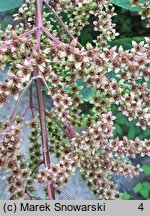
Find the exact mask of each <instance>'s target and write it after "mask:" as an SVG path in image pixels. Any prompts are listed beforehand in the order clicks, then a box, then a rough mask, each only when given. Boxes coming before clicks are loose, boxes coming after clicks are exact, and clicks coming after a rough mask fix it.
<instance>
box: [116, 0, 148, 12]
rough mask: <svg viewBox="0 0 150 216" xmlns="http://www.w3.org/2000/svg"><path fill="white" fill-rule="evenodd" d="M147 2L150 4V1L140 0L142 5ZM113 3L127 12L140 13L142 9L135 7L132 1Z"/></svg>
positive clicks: (125, 0)
mask: <svg viewBox="0 0 150 216" xmlns="http://www.w3.org/2000/svg"><path fill="white" fill-rule="evenodd" d="M146 1H147V2H149V1H150V0H140V2H141V3H144V2H146ZM112 3H113V4H114V5H117V6H119V7H122V8H124V9H126V10H130V11H140V8H139V7H138V6H133V4H132V3H131V2H130V0H112Z"/></svg>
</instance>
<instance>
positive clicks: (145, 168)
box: [142, 165, 150, 175]
mask: <svg viewBox="0 0 150 216" xmlns="http://www.w3.org/2000/svg"><path fill="white" fill-rule="evenodd" d="M142 169H143V172H144V173H145V174H148V175H149V174H150V166H146V165H145V166H142Z"/></svg>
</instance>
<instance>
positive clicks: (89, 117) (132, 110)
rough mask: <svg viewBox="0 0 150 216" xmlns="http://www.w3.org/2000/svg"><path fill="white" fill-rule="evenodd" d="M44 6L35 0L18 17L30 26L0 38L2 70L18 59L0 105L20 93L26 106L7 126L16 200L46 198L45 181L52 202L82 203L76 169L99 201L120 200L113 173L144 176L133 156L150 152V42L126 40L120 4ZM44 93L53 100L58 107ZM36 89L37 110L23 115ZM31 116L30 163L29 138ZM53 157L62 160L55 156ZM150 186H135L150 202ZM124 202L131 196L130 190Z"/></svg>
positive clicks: (4, 149)
mask: <svg viewBox="0 0 150 216" xmlns="http://www.w3.org/2000/svg"><path fill="white" fill-rule="evenodd" d="M42 3H43V4H42V5H41V4H40V0H31V1H28V0H26V1H25V3H24V4H23V5H22V6H21V8H20V9H19V11H18V14H15V15H14V17H15V19H14V20H17V22H18V20H19V21H20V23H19V24H18V23H17V24H16V25H15V26H11V25H8V26H7V28H6V29H5V30H1V32H0V33H1V34H0V68H1V69H4V68H5V66H6V64H8V63H9V70H8V73H7V75H6V79H5V81H4V82H1V83H0V106H1V107H2V106H5V105H7V103H8V101H9V99H10V98H11V97H13V98H14V100H16V103H15V106H14V108H13V112H12V114H11V116H10V117H9V118H8V121H6V122H2V123H1V128H0V129H1V134H2V136H1V140H0V145H1V150H0V168H8V169H10V170H11V171H12V172H11V174H10V176H9V177H8V178H7V181H8V191H9V192H10V199H20V198H21V199H40V198H39V197H35V192H36V190H35V187H34V186H35V185H34V184H35V182H37V183H39V184H42V185H43V191H44V193H45V195H46V197H47V198H48V199H55V193H56V191H60V192H62V193H64V194H65V195H66V196H67V197H68V198H69V199H72V198H71V197H70V195H69V194H67V193H66V192H64V191H63V190H62V189H61V186H62V185H63V184H65V183H67V182H68V179H69V176H70V175H71V174H72V173H73V172H74V171H75V170H76V169H78V170H79V171H80V173H81V175H82V177H83V179H84V180H85V182H86V183H87V185H88V186H89V187H90V188H91V190H92V191H93V193H94V194H95V195H96V196H97V198H98V199H119V198H121V196H122V194H121V193H119V191H118V190H117V187H116V185H115V184H114V182H112V180H111V175H112V174H115V175H122V176H130V177H134V176H136V175H138V174H139V173H140V172H141V171H142V169H141V167H140V165H139V164H137V165H136V166H134V165H133V164H132V163H131V161H129V160H127V159H126V157H128V156H129V157H132V158H136V155H137V154H140V155H141V157H143V156H150V146H149V140H148V137H149V131H148V130H149V126H150V125H149V117H150V116H149V63H150V61H149V55H150V54H149V50H150V49H149V46H150V39H149V38H148V37H144V38H143V39H142V38H140V39H139V38H134V39H135V40H136V41H134V40H133V38H132V39H129V40H126V39H124V41H123V40H122V41H118V40H116V36H118V33H117V32H116V29H115V24H114V23H113V19H112V18H113V17H114V16H115V13H114V8H113V5H112V4H111V1H107V0H106V1H105V0H104V1H103V3H102V2H99V4H98V5H97V4H95V0H91V4H89V2H88V1H84V2H83V1H77V2H76V1H68V0H63V1H46V0H43V1H42ZM96 3H97V1H96ZM123 3H125V2H122V4H123ZM138 5H139V7H141V10H140V14H141V16H142V19H145V20H146V19H147V20H148V21H149V16H148V15H147V13H145V11H146V12H147V8H146V7H147V5H148V4H147V3H146V4H141V3H139V4H138ZM148 6H149V5H148ZM15 7H17V5H16V6H15ZM9 9H10V8H9ZM89 24H91V30H90V31H89V26H90V25H89ZM91 32H94V33H93V34H92V35H90V33H91ZM86 36H87V37H86ZM83 37H85V38H83ZM78 38H79V40H78ZM120 40H121V39H120ZM111 43H114V44H111ZM126 43H129V46H126ZM120 44H121V46H120ZM33 88H35V90H36V92H37V94H36V96H35V95H33V91H32V90H33ZM43 88H44V89H45V91H46V92H47V96H48V97H49V99H50V103H52V104H51V106H50V109H49V110H47V109H46V107H45V103H44V95H43V91H42V89H43ZM28 90H30V92H29V101H28V104H27V107H25V110H21V114H19V116H18V115H17V114H18V107H19V106H20V105H21V104H20V102H21V100H22V98H23V97H24V95H25V94H26V93H27V91H28ZM35 97H36V99H37V105H36V104H34V101H33V98H34V99H35ZM29 111H30V112H31V116H32V119H31V120H30V121H29V122H28V127H29V128H30V135H29V137H28V138H29V141H30V143H31V144H30V148H29V155H28V157H29V159H28V163H27V159H26V155H25V154H24V153H22V152H21V144H22V140H21V133H22V131H23V127H24V124H27V122H26V119H25V116H26V115H27V113H28V112H29ZM141 132H142V133H141ZM140 136H141V137H140ZM53 153H54V154H55V155H56V157H57V162H56V163H52V162H51V159H50V156H51V154H53ZM148 186H149V185H148V184H147V183H143V185H140V187H141V188H142V189H141V190H139V189H138V187H139V186H137V187H136V189H135V190H136V191H137V192H140V193H142V195H144V196H145V197H147V196H148V192H146V191H148V190H149V189H148ZM147 189H148V190H147ZM143 190H144V192H141V191H143ZM123 197H124V198H125V199H129V198H130V196H129V195H128V194H127V193H125V194H124V195H123Z"/></svg>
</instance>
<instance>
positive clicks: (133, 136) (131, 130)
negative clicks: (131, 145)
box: [127, 127, 136, 140]
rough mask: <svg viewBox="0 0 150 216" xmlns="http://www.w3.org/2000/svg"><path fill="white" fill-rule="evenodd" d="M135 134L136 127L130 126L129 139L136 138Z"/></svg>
mask: <svg viewBox="0 0 150 216" xmlns="http://www.w3.org/2000/svg"><path fill="white" fill-rule="evenodd" d="M135 135H136V128H135V127H130V130H129V132H128V135H127V137H128V139H130V140H134V138H135Z"/></svg>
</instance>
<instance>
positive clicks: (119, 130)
mask: <svg viewBox="0 0 150 216" xmlns="http://www.w3.org/2000/svg"><path fill="white" fill-rule="evenodd" d="M114 126H115V128H116V132H117V134H119V135H122V129H121V127H120V125H119V124H114Z"/></svg>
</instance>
